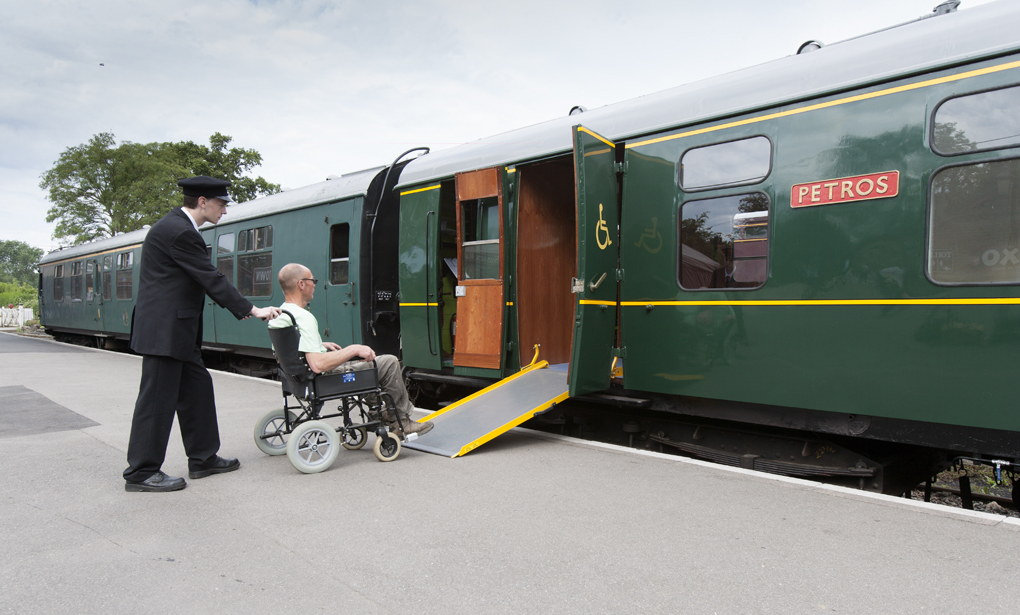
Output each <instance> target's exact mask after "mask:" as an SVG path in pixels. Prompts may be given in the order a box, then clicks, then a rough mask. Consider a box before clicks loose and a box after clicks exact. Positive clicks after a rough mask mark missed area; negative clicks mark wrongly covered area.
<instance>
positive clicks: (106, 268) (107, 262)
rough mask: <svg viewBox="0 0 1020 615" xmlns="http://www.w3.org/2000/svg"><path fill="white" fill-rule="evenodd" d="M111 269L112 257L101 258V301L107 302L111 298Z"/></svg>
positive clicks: (110, 255)
mask: <svg viewBox="0 0 1020 615" xmlns="http://www.w3.org/2000/svg"><path fill="white" fill-rule="evenodd" d="M111 269H113V255H112V254H109V255H107V256H104V257H103V300H105V301H109V300H110V299H111V298H112V297H113V276H112V275H111V274H110V270H111Z"/></svg>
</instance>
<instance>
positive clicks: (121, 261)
mask: <svg viewBox="0 0 1020 615" xmlns="http://www.w3.org/2000/svg"><path fill="white" fill-rule="evenodd" d="M132 256H133V253H132V252H121V253H120V254H118V255H117V298H118V299H127V300H130V299H131V295H132V294H133V292H134V288H133V283H132V281H131V280H132V278H131V264H132V260H133V259H132Z"/></svg>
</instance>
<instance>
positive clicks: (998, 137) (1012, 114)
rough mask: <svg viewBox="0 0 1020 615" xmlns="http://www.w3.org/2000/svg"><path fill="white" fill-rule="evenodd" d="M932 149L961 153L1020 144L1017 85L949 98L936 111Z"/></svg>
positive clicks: (1019, 109)
mask: <svg viewBox="0 0 1020 615" xmlns="http://www.w3.org/2000/svg"><path fill="white" fill-rule="evenodd" d="M932 122H933V126H932V147H933V148H934V149H935V151H936V152H938V153H939V154H962V153H966V152H974V151H979V150H986V149H996V148H1000V147H1010V146H1014V145H1018V144H1020V86H1014V87H1011V88H1003V89H1001V90H992V91H991V92H980V93H978V94H970V95H968V96H960V97H958V98H950V99H949V100H947V101H945V102H944V103H942V104H941V105H940V106H939V107H938V109H936V111H935V115H934V118H933V120H932Z"/></svg>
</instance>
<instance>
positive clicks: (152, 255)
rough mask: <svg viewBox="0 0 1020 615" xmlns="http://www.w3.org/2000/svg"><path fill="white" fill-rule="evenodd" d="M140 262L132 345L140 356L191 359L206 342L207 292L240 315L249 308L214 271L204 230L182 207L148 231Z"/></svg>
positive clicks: (246, 302) (132, 319)
mask: <svg viewBox="0 0 1020 615" xmlns="http://www.w3.org/2000/svg"><path fill="white" fill-rule="evenodd" d="M141 261H142V262H141V270H140V271H139V281H138V300H137V302H136V303H135V309H134V313H133V314H132V317H131V349H132V350H134V351H135V352H137V353H138V354H144V355H158V356H166V357H173V358H175V359H177V360H179V361H185V360H187V359H188V358H190V357H191V356H192V355H193V354H194V352H195V347H196V346H199V345H201V343H202V308H203V306H204V305H205V296H206V295H207V294H208V295H209V296H210V297H212V299H213V300H214V301H215V302H216V303H218V304H219V305H221V306H222V307H224V308H226V309H228V310H230V312H231V313H232V314H233V315H234V316H235V317H237V318H238V319H241V318H244V317H245V316H247V315H248V314H249V312H251V308H252V303H251V301H248V300H247V299H245V298H244V297H243V296H242V295H241V293H239V292H237V289H236V288H234V286H233V285H232V284H231V283H230V281H229V280H227V278H226V276H224V275H223V274H222V273H220V272H219V271H217V270H216V267H214V266H213V264H212V261H211V260H210V258H209V254H208V252H206V247H205V240H204V239H202V234H201V233H199V232H198V231H196V230H195V227H194V226H192V224H191V220H190V219H189V218H188V215H187V214H185V213H184V212H183V211H181V209H180V208H176V209H174V210H173V211H171V212H170V213H168V214H167V215H165V216H163V217H162V218H161V219H160V220H159V222H157V223H156V224H153V225H152V228H150V229H149V232H148V234H146V236H145V242H144V243H143V244H142V259H141Z"/></svg>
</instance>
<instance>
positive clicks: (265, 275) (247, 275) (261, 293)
mask: <svg viewBox="0 0 1020 615" xmlns="http://www.w3.org/2000/svg"><path fill="white" fill-rule="evenodd" d="M237 290H239V291H241V294H242V295H244V296H245V297H268V296H270V295H272V294H273V253H272V252H261V253H258V254H250V255H243V256H238V257H237Z"/></svg>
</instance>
